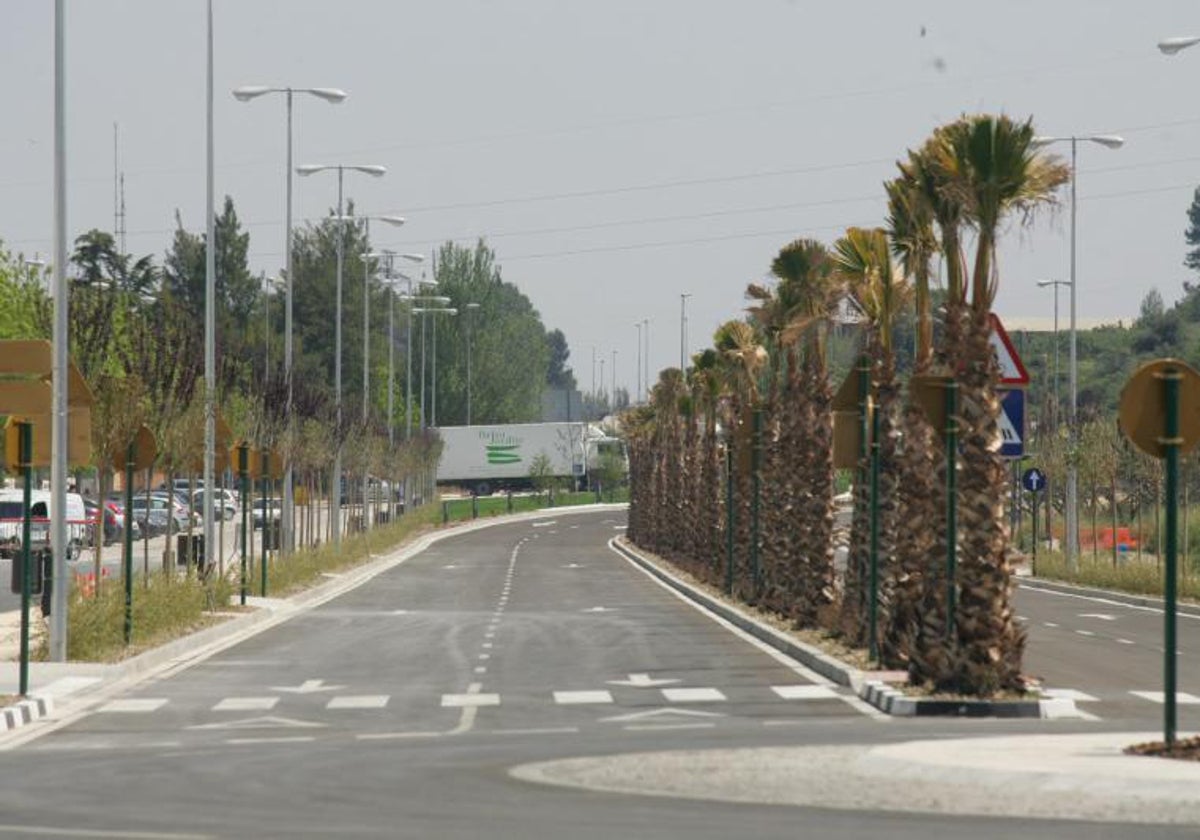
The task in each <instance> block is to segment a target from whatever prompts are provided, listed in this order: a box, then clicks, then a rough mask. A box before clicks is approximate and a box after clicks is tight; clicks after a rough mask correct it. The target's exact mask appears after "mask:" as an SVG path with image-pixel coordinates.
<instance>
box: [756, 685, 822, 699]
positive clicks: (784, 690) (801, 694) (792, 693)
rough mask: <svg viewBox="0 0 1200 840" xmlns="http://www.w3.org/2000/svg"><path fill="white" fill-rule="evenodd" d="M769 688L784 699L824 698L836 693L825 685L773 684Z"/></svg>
mask: <svg viewBox="0 0 1200 840" xmlns="http://www.w3.org/2000/svg"><path fill="white" fill-rule="evenodd" d="M771 690H772V691H774V692H775V693H776V694H778V695H779V696H780V697H782V698H783V699H784V700H824V699H826V698H829V697H833V698H836V697H837V696H838V693H837V692H836V691H834V690H833V689H832V688H830V687H829V686H827V685H773V686H771Z"/></svg>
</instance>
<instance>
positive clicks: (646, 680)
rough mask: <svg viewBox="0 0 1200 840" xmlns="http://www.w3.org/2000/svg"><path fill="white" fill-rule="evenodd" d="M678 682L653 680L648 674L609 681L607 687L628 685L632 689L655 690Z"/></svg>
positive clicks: (632, 675)
mask: <svg viewBox="0 0 1200 840" xmlns="http://www.w3.org/2000/svg"><path fill="white" fill-rule="evenodd" d="M677 682H679V680H664V679H653V678H652V677H651V676H650V675H649V674H630V675H629V679H627V680H609V681H608V684H609V685H628V686H632V687H633V688H655V687H657V686H660V685H672V684H674V683H677Z"/></svg>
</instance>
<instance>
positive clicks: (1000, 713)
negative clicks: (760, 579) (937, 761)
mask: <svg viewBox="0 0 1200 840" xmlns="http://www.w3.org/2000/svg"><path fill="white" fill-rule="evenodd" d="M609 545H610V546H612V548H613V549H614V550H616V551H618V552H620V553H621V555H622V556H623V557H627V558H628V559H629V560H630V561H631V562H633V563H636V564H637V565H638V566H639V567H640V568H642V569H645V570H646V571H647V572H649V573H650V574H652V575H654V577H656V578H657V579H658V580H660V581H662V582H663V583H665V584H666V585H667V586H669V587H671V588H672V589H674V590H675V591H677V592H679V593H680V594H681V595H684V596H685V597H687V598H689V599H691V600H693V601H695V602H696V603H698V604H700V605H702V606H703V607H705V608H706V609H708V610H711V611H712V612H714V613H716V614H717V615H719V616H720V617H721V618H723V619H725V620H726V621H728V622H729V623H730V624H732V625H734V626H735V627H737V628H738V629H740V630H743V631H745V632H746V633H749V634H750V635H751V636H754V637H755V638H756V639H758V640H759V641H761V642H764V643H766V644H768V645H770V646H771V647H773V648H775V649H776V650H778V651H780V652H782V653H785V654H787V655H788V656H790V657H792V658H793V659H795V660H797V661H798V662H800V663H802V664H803V665H804V666H805V667H807V668H809V669H811V670H813V671H816V672H817V673H818V674H820V675H821V676H823V677H825V678H826V679H829V680H832V681H833V682H835V683H837V684H838V685H842V686H847V687H849V688H852V689H854V691H855V692H856V693H857V694H858V696H859V698H860V699H862V700H863V701H865V702H866V703H869V704H870V705H871V706H873V707H875V708H876V709H878V710H879V711H881V712H883V713H884V714H887V715H892V716H893V717H933V716H938V717H995V718H1072V717H1082V716H1081V715H1079V713H1078V710H1077V709H1076V707H1075V701H1074V700H1065V699H1060V698H1055V699H1047V700H937V699H933V698H928V699H927V698H921V697H913V696H911V695H909V694H905V693H904V692H903V691H900V690H899V689H896V688H893V687H892V686H890V685H888V684H887V683H884V682H882V681H880V680H875V679H871V678H870V675H869V674H868V673H867V672H864V671H861V670H859V669H858V668H855V667H853V666H851V665H847V664H846V663H844V662H842V661H840V660H838V659H835V658H834V657H832V656H830V655H829V654H827V653H825V652H824V651H822V650H818V649H817V648H815V647H813V646H811V645H808V644H805V643H804V642H801V641H799V640H797V639H793V638H791V637H789V636H787V635H786V634H784V633H782V632H780V631H779V630H776V629H775V628H774V627H771V626H770V625H769V624H763V623H762V622H761V621H759V620H758V619H756V618H754V617H753V616H751V615H748V614H747V613H745V612H743V611H742V610H740V609H737V608H735V607H731V606H729V605H728V604H725V603H723V602H721V601H718V600H717V599H715V598H713V597H712V596H710V595H708V594H707V593H705V592H702V591H700V590H699V589H696V588H695V587H693V586H692V585H690V584H688V583H686V582H685V581H683V580H682V579H681V578H678V577H675V576H674V575H673V574H671V573H670V572H668V571H667V570H666V569H664V568H662V567H661V566H660V565H659V564H658V563H655V562H654V561H652V560H650V559H649V558H647V557H646V556H644V555H642V554H641V553H639V552H638V551H637V550H636V549H634V548H632V547H631V546H630V545H629V544H627V543H626V542H624V541H620V540H618V539H617V538H613V539H612V540H610V541H609Z"/></svg>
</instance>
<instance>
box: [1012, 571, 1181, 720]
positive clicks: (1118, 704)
mask: <svg viewBox="0 0 1200 840" xmlns="http://www.w3.org/2000/svg"><path fill="white" fill-rule="evenodd" d="M1016 607H1017V613H1018V615H1019V616H1020V617H1021V618H1022V619H1023V622H1024V626H1025V628H1026V631H1027V633H1028V635H1029V644H1028V648H1027V652H1026V656H1025V670H1026V671H1027V672H1028V673H1030V674H1033V675H1036V676H1041V677H1042V678H1043V679H1044V681H1045V686H1046V687H1047V688H1048V689H1050V690H1051V692H1052V693H1058V694H1059V695H1060V696H1064V697H1073V698H1074V699H1075V703H1076V706H1077V707H1078V708H1079V709H1081V710H1083V711H1085V712H1087V713H1089V714H1093V715H1096V716H1098V717H1100V718H1103V719H1104V720H1106V721H1111V722H1113V723H1114V724H1123V725H1126V726H1127V727H1128V728H1133V727H1144V728H1149V729H1155V728H1156V727H1158V728H1161V726H1162V715H1163V707H1162V690H1163V668H1164V664H1163V663H1164V654H1163V613H1162V610H1161V609H1157V608H1154V607H1144V606H1132V605H1128V604H1122V603H1118V602H1116V601H1113V600H1110V599H1106V598H1095V597H1088V596H1081V595H1074V594H1065V593H1060V592H1054V591H1051V590H1048V589H1040V588H1038V585H1037V583H1036V582H1035V583H1028V582H1026V583H1023V584H1022V585H1021V587H1020V588H1019V589H1018V590H1017V597H1016ZM1177 641H1178V644H1177V647H1176V649H1177V650H1178V652H1179V653H1178V659H1177V668H1178V679H1179V684H1178V686H1179V692H1180V693H1179V694H1177V695H1176V702H1177V703H1178V707H1177V708H1178V718H1179V726H1180V729H1181V730H1200V617H1198V616H1196V615H1185V614H1180V615H1179V617H1178V620H1177Z"/></svg>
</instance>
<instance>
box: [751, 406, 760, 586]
mask: <svg viewBox="0 0 1200 840" xmlns="http://www.w3.org/2000/svg"><path fill="white" fill-rule="evenodd" d="M761 472H762V409H761V408H755V409H754V441H753V443H752V444H751V449H750V482H751V494H750V580H751V581H753V585H754V598H755V600H757V599H758V597H759V596H760V595H761V593H762V583H763V581H762V562H761V558H760V556H759V551H760V549H759V544H758V541H759V504H760V497H761V495H762V476H761V475H760V473H761Z"/></svg>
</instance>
